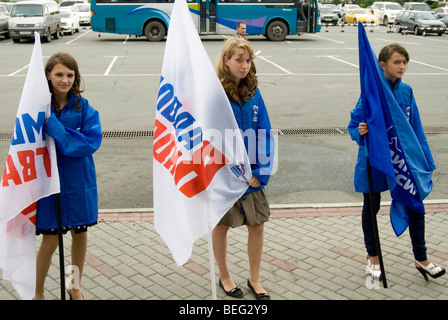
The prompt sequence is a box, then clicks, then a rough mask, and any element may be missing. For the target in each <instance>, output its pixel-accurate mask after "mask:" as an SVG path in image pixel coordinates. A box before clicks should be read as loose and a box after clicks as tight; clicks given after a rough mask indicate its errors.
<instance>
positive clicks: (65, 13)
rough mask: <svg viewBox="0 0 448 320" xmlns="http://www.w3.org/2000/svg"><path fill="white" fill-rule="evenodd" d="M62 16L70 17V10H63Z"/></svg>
mask: <svg viewBox="0 0 448 320" xmlns="http://www.w3.org/2000/svg"><path fill="white" fill-rule="evenodd" d="M61 18H70V12H69V11H64V10H61Z"/></svg>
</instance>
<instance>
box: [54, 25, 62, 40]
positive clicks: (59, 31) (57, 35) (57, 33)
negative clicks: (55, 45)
mask: <svg viewBox="0 0 448 320" xmlns="http://www.w3.org/2000/svg"><path fill="white" fill-rule="evenodd" d="M60 29H61V28H60V27H59V26H56V32H55V33H54V34H53V37H54V38H55V39H59V34H60V33H61V30H60Z"/></svg>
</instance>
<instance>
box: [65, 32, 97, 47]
mask: <svg viewBox="0 0 448 320" xmlns="http://www.w3.org/2000/svg"><path fill="white" fill-rule="evenodd" d="M90 31H91V30H87V31H86V32H83V33H81V34H80V35H79V36H77V37H76V38H75V39H73V40H70V41H69V42H66V43H65V44H71V43H72V42H73V41H76V40H78V39H79V38H81V37H84V36H85V35H86V34H88V33H89V32H90Z"/></svg>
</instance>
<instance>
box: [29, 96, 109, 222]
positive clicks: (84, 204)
mask: <svg viewBox="0 0 448 320" xmlns="http://www.w3.org/2000/svg"><path fill="white" fill-rule="evenodd" d="M75 103H76V96H74V95H71V96H70V99H69V102H68V103H67V105H66V106H65V107H64V108H63V109H62V110H61V114H60V115H59V116H58V115H57V114H56V113H55V112H54V107H53V106H52V113H51V116H50V117H49V119H48V121H47V122H46V124H45V132H46V133H47V134H48V135H49V136H50V137H53V138H54V140H55V144H56V154H57V163H58V170H59V180H60V186H61V193H60V207H61V217H62V226H63V227H64V228H68V229H71V228H73V227H74V226H88V225H92V224H94V223H96V221H97V220H98V195H97V185H96V173H95V165H94V163H93V156H92V154H93V153H94V152H95V151H96V150H98V148H99V147H100V144H101V141H102V134H101V124H100V118H99V114H98V112H97V111H96V110H95V109H94V108H92V107H91V106H90V105H89V102H88V101H87V100H86V99H85V98H81V101H80V103H79V104H80V106H81V109H77V108H76V107H74V105H75ZM55 210H56V208H55V201H54V195H52V196H49V197H46V198H43V199H41V200H39V201H38V202H37V222H36V228H37V229H43V230H50V229H55V228H57V220H56V211H55Z"/></svg>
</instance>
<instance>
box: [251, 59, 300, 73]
mask: <svg viewBox="0 0 448 320" xmlns="http://www.w3.org/2000/svg"><path fill="white" fill-rule="evenodd" d="M258 58H260V59H261V60H264V61H266V62H267V63H270V64H272V65H273V66H274V67H277V68H279V69H280V70H282V71H283V72H286V73H287V74H289V75H294V73H292V72H290V71H288V70H286V69H285V68H283V67H281V66H279V65H278V64H276V63H275V62H272V61H271V60H269V59H266V58H265V57H262V56H258Z"/></svg>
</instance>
